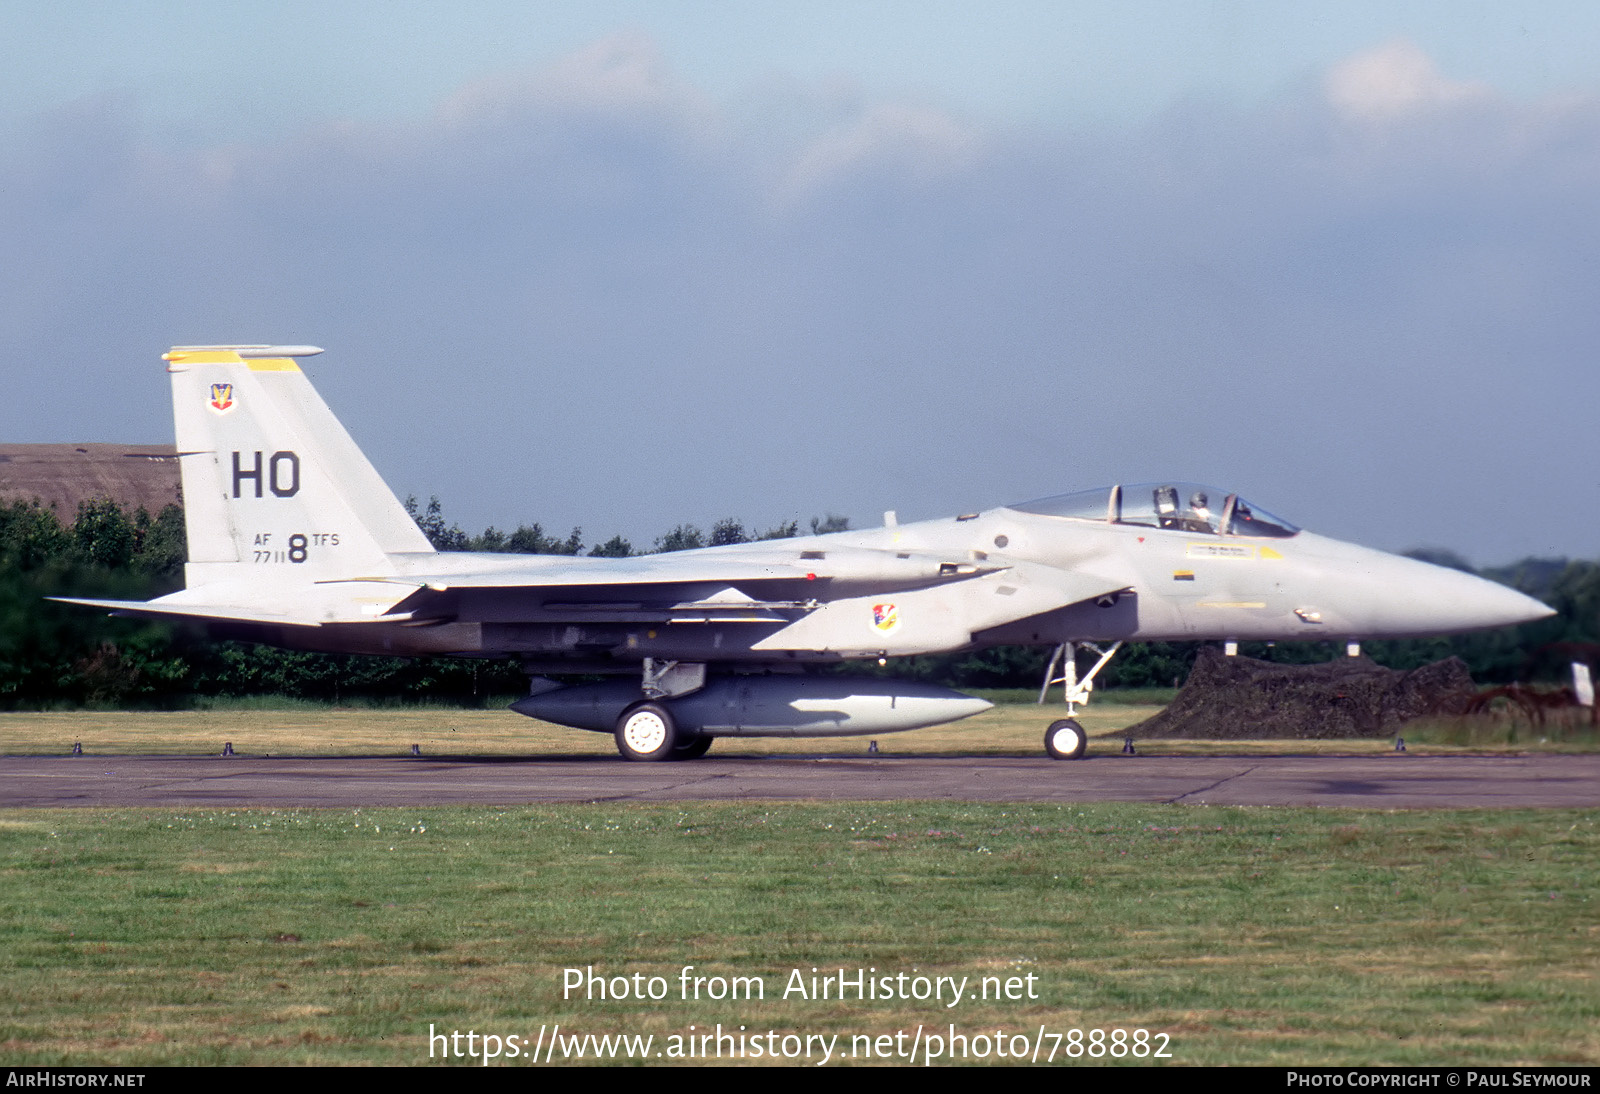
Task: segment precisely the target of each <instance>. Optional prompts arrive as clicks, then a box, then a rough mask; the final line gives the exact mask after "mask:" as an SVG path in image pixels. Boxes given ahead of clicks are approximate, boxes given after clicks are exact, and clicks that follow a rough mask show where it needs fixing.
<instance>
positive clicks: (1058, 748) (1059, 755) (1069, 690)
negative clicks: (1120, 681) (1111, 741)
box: [1039, 641, 1122, 760]
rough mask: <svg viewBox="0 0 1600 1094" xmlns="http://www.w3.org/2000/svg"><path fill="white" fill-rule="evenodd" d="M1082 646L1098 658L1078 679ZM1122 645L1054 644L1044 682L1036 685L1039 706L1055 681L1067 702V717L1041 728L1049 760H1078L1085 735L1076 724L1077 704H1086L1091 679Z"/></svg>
mask: <svg viewBox="0 0 1600 1094" xmlns="http://www.w3.org/2000/svg"><path fill="white" fill-rule="evenodd" d="M1079 646H1086V647H1088V648H1089V649H1090V650H1092V651H1093V652H1095V653H1097V654H1099V655H1100V660H1098V661H1096V662H1095V663H1094V668H1092V669H1090V670H1089V671H1088V673H1087V674H1085V675H1084V677H1083V678H1082V679H1081V680H1080V679H1079V678H1078V647H1079ZM1121 648H1122V643H1121V642H1120V641H1119V642H1114V643H1112V645H1111V648H1110V649H1107V650H1102V649H1101V648H1100V647H1099V646H1097V645H1095V644H1094V643H1093V642H1063V643H1061V645H1059V646H1057V647H1056V652H1055V653H1053V654H1051V655H1050V664H1049V665H1048V666H1047V667H1046V668H1045V670H1044V685H1043V686H1042V687H1040V688H1039V702H1040V704H1041V705H1042V704H1043V703H1044V701H1045V697H1046V696H1048V695H1049V693H1050V689H1051V688H1052V687H1054V686H1055V685H1056V684H1060V685H1061V690H1062V692H1063V693H1064V696H1063V697H1064V698H1065V699H1066V701H1067V716H1066V717H1065V718H1062V719H1060V720H1058V721H1054V722H1051V723H1050V728H1048V729H1046V730H1045V731H1044V750H1045V751H1046V752H1048V753H1049V754H1050V758H1051V759H1052V760H1080V759H1082V758H1083V754H1084V752H1085V751H1087V749H1088V747H1089V735H1088V734H1087V733H1085V732H1084V731H1083V726H1081V725H1079V724H1078V720H1077V717H1076V715H1077V713H1078V710H1077V707H1078V704H1079V703H1088V702H1089V695H1090V693H1091V692H1093V691H1094V678H1095V677H1096V676H1098V675H1099V674H1100V670H1101V669H1103V668H1105V667H1106V664H1107V663H1108V662H1109V661H1110V660H1111V658H1112V657H1113V656H1114V655H1115V654H1116V652H1117V651H1118V650H1120V649H1121ZM1057 665H1059V666H1061V675H1060V676H1057V675H1056V666H1057Z"/></svg>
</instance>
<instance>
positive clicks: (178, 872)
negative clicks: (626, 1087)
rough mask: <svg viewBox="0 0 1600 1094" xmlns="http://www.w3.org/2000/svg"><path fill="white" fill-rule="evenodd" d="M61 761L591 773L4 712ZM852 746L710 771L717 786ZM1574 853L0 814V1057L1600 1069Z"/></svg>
mask: <svg viewBox="0 0 1600 1094" xmlns="http://www.w3.org/2000/svg"><path fill="white" fill-rule="evenodd" d="M1155 698H1157V699H1159V698H1160V697H1159V696H1157V697H1155ZM1156 709H1158V707H1156V706H1153V705H1148V704H1143V705H1142V704H1136V703H1117V702H1104V701H1103V697H1097V700H1096V703H1095V705H1094V706H1092V707H1091V708H1090V709H1089V710H1088V711H1087V712H1085V714H1084V716H1083V721H1084V722H1085V724H1086V726H1087V727H1088V728H1089V729H1090V731H1091V733H1096V734H1101V735H1103V739H1101V740H1098V741H1096V742H1095V743H1093V744H1092V745H1091V748H1094V749H1104V750H1108V751H1109V750H1115V749H1117V748H1118V747H1120V736H1119V732H1120V730H1121V729H1122V728H1124V727H1126V726H1127V725H1129V724H1131V723H1133V722H1135V721H1138V720H1139V719H1141V718H1144V717H1147V716H1148V715H1149V714H1150V713H1152V712H1153V711H1154V710H1156ZM1059 711H1060V708H1059V707H1053V708H1049V709H1047V710H1043V711H1042V710H1041V709H1040V708H1038V707H1035V706H1032V705H1018V704H1008V705H1003V706H1001V707H998V708H997V709H996V710H994V711H991V712H989V713H987V714H985V715H982V716H980V717H978V718H973V719H970V720H968V721H965V722H961V723H956V724H954V725H951V726H944V727H937V728H934V729H929V730H920V731H915V732H912V733H906V734H897V735H891V736H886V737H882V738H880V739H879V747H880V750H882V751H884V752H888V753H900V754H908V753H917V752H922V753H941V752H942V753H951V752H968V753H977V754H995V753H1002V754H1003V753H1013V754H1020V755H1037V754H1039V751H1040V738H1041V736H1042V729H1043V724H1044V722H1045V721H1046V720H1048V718H1049V717H1051V716H1054V715H1057V714H1059ZM1407 732H1408V738H1407V740H1408V744H1409V745H1410V746H1411V747H1412V748H1413V749H1414V750H1415V749H1418V748H1419V745H1418V743H1417V742H1418V740H1419V739H1420V738H1422V737H1426V736H1428V735H1429V734H1433V735H1434V736H1435V738H1436V739H1437V740H1438V742H1439V743H1436V744H1432V745H1427V744H1423V745H1421V746H1420V747H1421V750H1424V751H1426V750H1430V749H1431V750H1437V751H1459V750H1463V749H1469V750H1471V751H1486V750H1521V749H1525V748H1530V747H1533V748H1546V749H1551V748H1555V749H1582V750H1590V749H1592V748H1593V747H1594V743H1593V732H1592V730H1589V729H1588V728H1587V727H1567V729H1566V730H1565V731H1556V732H1554V733H1553V738H1554V739H1551V737H1550V736H1547V737H1546V739H1545V740H1544V741H1543V742H1540V741H1539V739H1538V737H1537V736H1534V735H1533V733H1532V732H1530V731H1529V728H1528V727H1517V726H1515V725H1508V724H1506V723H1502V722H1494V721H1484V722H1481V723H1475V724H1472V725H1466V726H1465V727H1464V726H1463V724H1462V723H1440V724H1438V725H1436V726H1434V727H1429V728H1427V729H1426V730H1420V731H1419V732H1418V733H1417V734H1416V735H1411V733H1412V731H1410V730H1408V731H1407ZM1104 735H1109V737H1108V738H1106V737H1105V736H1104ZM74 740H79V741H82V742H83V745H84V748H85V750H86V751H87V752H89V753H91V754H94V753H206V752H216V751H219V750H220V748H221V743H222V742H223V741H224V740H227V741H231V742H232V743H233V745H234V748H235V749H236V750H237V751H239V752H241V753H247V754H248V753H272V754H277V755H284V754H309V755H338V754H363V755H373V754H398V753H404V752H408V751H409V749H410V745H411V744H412V743H413V742H416V743H418V744H420V745H421V746H422V748H423V749H424V751H425V752H428V753H433V754H485V755H536V754H568V755H570V754H575V753H591V754H594V755H606V756H610V755H614V750H613V746H612V743H611V741H610V738H609V737H607V736H605V735H601V734H589V733H582V732H578V731H572V730H565V729H560V728H557V727H552V726H547V725H543V724H541V723H536V722H532V721H530V720H529V719H526V718H522V717H519V716H517V715H514V714H509V713H503V712H493V711H459V710H454V711H452V710H414V709H413V710H405V709H400V710H395V709H389V710H335V711H330V710H327V709H320V708H306V707H296V708H292V709H279V710H261V709H242V710H241V709H233V710H212V711H197V712H186V713H175V714H97V713H71V714H8V715H3V716H0V753H9V754H19V753H52V752H53V753H60V752H65V751H67V750H68V749H70V747H71V743H72V742H73V741H74ZM865 747H866V741H865V740H860V739H844V740H833V741H826V740H821V741H819V740H810V741H759V740H754V741H743V742H741V741H723V742H719V744H718V745H717V750H716V751H715V752H714V753H713V755H738V754H755V753H761V752H771V751H791V752H797V753H808V752H832V753H840V752H845V753H848V752H853V751H861V750H864V749H865ZM1391 747H1392V743H1391V742H1389V741H1373V742H1350V741H1345V742H1283V741H1266V742H1226V743H1209V742H1148V743H1141V750H1143V751H1149V752H1191V753H1193V752H1206V751H1226V752H1241V751H1274V752H1284V751H1339V752H1359V751H1369V750H1370V751H1381V750H1386V749H1388V748H1391ZM0 762H3V760H0ZM1597 852H1600V831H1597V827H1596V818H1595V816H1594V814H1593V813H1592V811H1543V812H1540V811H1495V812H1489V811H1452V812H1430V813H1420V812H1419V813H1378V812H1355V811H1336V810H1298V809H1227V808H1212V807H1197V806H1161V805H1123V804H1094V805H1081V806H1056V805H1039V806H1029V805H1023V806H1017V805H977V804H962V803H888V804H860V803H857V804H851V803H829V804H785V805H770V804H767V805H764V804H760V803H755V804H751V803H740V804H698V803H697V804H693V805H678V804H675V805H644V804H627V805H621V804H598V805H571V806H553V807H528V808H517V809H457V808H421V809H401V810H396V809H385V810H326V811H317V810H256V811H249V810H193V809H188V810H76V809H74V810H49V811H46V810H4V811H0V943H3V944H0V1061H3V1062H5V1063H7V1064H44V1063H56V1064H123V1065H141V1064H169V1063H171V1064H184V1063H269V1064H276V1063H378V1064H413V1063H425V1062H427V1061H428V1052H429V1042H428V1039H427V1036H426V1035H427V1033H428V1029H429V1026H430V1024H432V1025H433V1026H435V1027H437V1028H438V1029H441V1030H446V1031H449V1030H461V1031H463V1032H464V1031H466V1030H469V1029H470V1030H474V1031H476V1032H477V1033H480V1034H481V1033H494V1034H496V1035H497V1036H500V1037H505V1036H507V1035H516V1036H518V1037H527V1038H534V1037H537V1036H538V1034H539V1032H540V1029H541V1027H546V1026H553V1025H554V1024H555V1023H560V1024H561V1025H562V1028H563V1030H564V1031H565V1033H566V1034H568V1035H571V1034H580V1035H581V1034H589V1033H592V1034H611V1033H626V1034H639V1035H652V1036H654V1037H656V1038H657V1040H656V1042H654V1046H655V1051H660V1050H662V1049H663V1048H665V1047H669V1043H668V1042H666V1041H665V1040H663V1039H664V1038H667V1037H670V1036H674V1035H676V1036H678V1037H680V1038H681V1037H682V1036H683V1035H684V1034H685V1033H687V1032H689V1026H690V1025H694V1026H695V1027H696V1030H697V1031H705V1030H707V1029H708V1028H714V1027H715V1026H716V1025H717V1023H721V1024H722V1025H723V1026H724V1027H727V1028H729V1029H733V1028H736V1027H738V1026H740V1025H743V1026H745V1027H746V1028H747V1030H748V1031H751V1032H763V1033H764V1032H765V1031H768V1030H777V1031H779V1032H780V1034H782V1033H791V1034H795V1035H806V1034H814V1035H832V1034H837V1035H839V1036H840V1038H841V1040H840V1042H838V1044H839V1045H842V1046H843V1048H840V1049H838V1050H837V1051H843V1052H848V1051H849V1050H850V1048H851V1046H852V1045H853V1044H855V1042H852V1040H851V1039H852V1037H855V1036H868V1035H870V1036H872V1037H877V1036H882V1035H886V1034H889V1035H892V1034H894V1033H895V1032H896V1031H897V1030H902V1029H903V1030H905V1031H907V1036H908V1037H909V1036H910V1035H911V1031H912V1030H914V1029H915V1028H916V1027H917V1026H918V1025H922V1026H924V1027H926V1028H928V1029H933V1028H937V1029H939V1030H941V1031H946V1030H947V1029H948V1027H949V1026H950V1024H952V1023H954V1025H955V1026H956V1029H957V1032H964V1033H966V1034H968V1035H975V1034H976V1033H979V1032H985V1033H986V1034H989V1035H992V1034H993V1033H994V1032H995V1031H996V1030H1004V1031H1005V1032H1006V1033H1007V1035H1008V1036H1014V1035H1018V1034H1022V1033H1026V1034H1027V1035H1028V1036H1029V1037H1030V1038H1037V1036H1038V1034H1039V1032H1040V1031H1041V1030H1042V1031H1044V1033H1045V1034H1046V1036H1047V1038H1048V1037H1049V1036H1052V1035H1060V1036H1062V1037H1069V1036H1070V1034H1069V1031H1070V1030H1073V1029H1079V1030H1084V1029H1113V1028H1123V1029H1134V1028H1143V1029H1146V1030H1149V1031H1152V1032H1159V1033H1162V1034H1165V1035H1167V1036H1169V1037H1170V1038H1171V1040H1170V1044H1169V1048H1170V1051H1171V1053H1172V1057H1171V1062H1173V1063H1179V1064H1184V1063H1271V1064H1340V1065H1354V1064H1369V1063H1370V1064H1379V1063H1383V1064H1466V1063H1478V1064H1511V1063H1556V1064H1561V1063H1587V1064H1596V1063H1600V1023H1597V1022H1596V1018H1597V1017H1600V987H1597V985H1600V915H1597V911H1600V901H1597V899H1596V896H1597V894H1596V884H1595V878H1596V871H1595V869H1594V863H1595V862H1596V861H1597ZM687 965H693V966H695V975H705V976H718V975H720V976H723V977H732V976H744V977H759V978H761V980H762V982H763V984H764V986H765V988H766V995H765V998H764V999H761V1000H751V1001H745V1000H741V1001H739V1002H731V1001H715V1000H710V999H702V1000H699V1001H694V1000H688V1001H685V1000H683V999H681V998H679V997H678V993H679V981H678V979H677V978H678V976H679V971H680V970H681V969H682V968H683V967H684V966H687ZM589 966H593V967H594V968H595V969H596V970H597V971H599V972H601V973H602V974H603V975H605V976H608V977H609V976H618V975H624V976H628V975H632V974H633V973H641V974H643V975H645V976H646V977H648V976H652V975H659V976H661V977H662V978H663V979H662V983H663V984H664V985H670V988H671V991H670V993H669V994H668V996H667V997H666V998H665V999H662V1000H660V1001H648V1000H647V1001H643V1002H639V1001H633V1000H629V1001H626V1002H618V1001H612V1000H607V1001H588V1000H584V999H581V998H573V999H563V998H562V997H561V986H562V979H561V978H562V970H564V969H566V968H569V967H572V968H586V967H589ZM813 966H815V967H816V968H817V969H819V970H821V971H822V972H824V973H826V972H828V971H830V970H837V969H839V968H845V969H848V970H852V972H853V970H856V969H858V968H875V969H876V970H878V974H879V975H882V974H890V975H892V974H895V973H899V972H906V973H908V974H909V973H912V971H913V970H917V971H919V972H921V973H929V974H932V975H936V976H938V975H949V976H954V977H957V978H960V977H969V978H970V984H971V985H972V987H971V990H973V991H976V990H977V988H976V985H977V984H978V982H979V980H980V978H982V977H999V978H1003V979H1009V978H1026V977H1028V976H1033V977H1035V978H1036V979H1035V981H1034V982H1033V983H1034V984H1035V985H1036V991H1037V996H1038V997H1037V998H1034V999H1028V998H1023V999H1015V1000H1010V999H1007V1000H993V999H991V1000H987V1001H985V1000H981V999H980V1000H967V1001H963V1002H962V1003H961V1004H960V1005H959V1006H958V1007H956V1008H954V1009H946V1008H944V1007H941V1006H940V1005H938V1004H936V1003H918V1002H885V1001H870V1000H868V1001H857V1000H853V999H852V1000H847V1001H845V1002H840V1001H838V1000H835V999H830V1000H828V1001H825V1002H817V1001H810V1000H802V999H796V998H790V999H783V998H781V995H782V991H783V988H784V986H785V984H786V982H787V980H788V976H789V974H790V972H791V970H795V969H799V970H801V973H802V975H803V976H809V975H810V970H811V969H812V967H813ZM999 982H1000V981H996V983H999ZM1016 982H1017V983H1021V982H1022V981H1021V980H1020V979H1019V980H1017V981H1016ZM1069 1043H1070V1042H1069V1041H1067V1040H1063V1041H1061V1042H1059V1044H1058V1046H1057V1047H1058V1049H1061V1048H1062V1046H1066V1045H1068V1044H1069ZM1058 1059H1059V1053H1058ZM990 1060H991V1062H993V1057H992V1056H991V1057H990ZM813 1062H815V1057H813ZM834 1062H839V1061H838V1058H837V1056H836V1057H835V1060H834ZM1124 1062H1139V1061H1132V1060H1131V1059H1130V1060H1125V1061H1124ZM1146 1062H1148V1061H1146Z"/></svg>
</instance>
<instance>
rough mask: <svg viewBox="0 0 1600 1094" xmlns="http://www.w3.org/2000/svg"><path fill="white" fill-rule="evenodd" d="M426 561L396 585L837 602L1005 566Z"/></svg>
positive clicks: (790, 554)
mask: <svg viewBox="0 0 1600 1094" xmlns="http://www.w3.org/2000/svg"><path fill="white" fill-rule="evenodd" d="M460 558H461V562H460V564H459V565H454V566H451V567H450V568H449V569H446V568H445V567H444V566H442V565H440V563H442V562H446V561H449V562H453V561H454V559H452V557H451V556H450V555H448V554H438V555H430V556H427V563H426V564H427V565H429V566H431V567H436V568H434V569H431V570H430V571H429V572H420V569H419V571H418V572H414V573H412V572H407V573H403V574H401V575H398V576H396V577H395V578H393V579H392V580H395V581H400V582H404V583H407V584H412V585H416V586H418V587H425V588H429V589H433V590H436V591H444V590H447V589H538V588H557V587H574V586H592V587H595V588H602V587H608V586H633V585H703V584H708V583H715V584H719V585H734V586H740V585H747V584H760V583H770V582H805V583H807V584H810V583H813V582H816V583H819V587H821V588H828V589H830V590H832V593H831V595H838V594H837V590H838V589H839V588H840V587H841V586H851V587H854V586H858V585H859V586H863V587H865V588H871V589H880V590H893V589H906V588H920V587H923V586H927V585H938V584H943V583H946V582H949V581H953V580H960V579H963V578H969V577H976V576H979V575H981V574H985V573H990V572H992V571H994V570H997V569H1004V568H1005V567H1004V566H1003V565H996V564H992V563H987V562H981V563H980V562H974V561H972V560H970V559H966V558H958V559H947V558H944V557H942V556H939V555H934V554H928V553H923V552H911V551H893V550H881V549H876V548H865V547H844V548H840V547H830V548H823V549H816V550H806V549H803V548H784V549H774V548H773V547H771V546H766V545H762V546H760V547H754V548H749V547H742V549H741V548H736V549H732V550H723V549H720V548H710V549H703V550H697V551H684V552H681V553H680V552H670V553H667V554H660V555H642V556H638V557H634V558H618V559H606V558H586V557H582V556H578V557H567V556H562V555H547V556H532V557H530V556H528V555H507V556H504V558H505V561H504V562H502V561H501V559H500V558H497V557H495V556H486V555H481V554H475V555H463V556H460Z"/></svg>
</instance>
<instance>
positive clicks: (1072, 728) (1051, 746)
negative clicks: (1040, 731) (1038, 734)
mask: <svg viewBox="0 0 1600 1094" xmlns="http://www.w3.org/2000/svg"><path fill="white" fill-rule="evenodd" d="M1088 747H1089V735H1088V734H1087V733H1085V732H1084V731H1083V727H1082V726H1080V725H1079V724H1078V723H1077V721H1076V720H1075V719H1072V718H1063V719H1061V720H1060V721H1059V722H1051V723H1050V728H1049V729H1047V730H1045V731H1044V750H1045V751H1046V752H1048V753H1050V758H1051V759H1053V760H1081V759H1082V758H1083V752H1084V749H1086V748H1088Z"/></svg>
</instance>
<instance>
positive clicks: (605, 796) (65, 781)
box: [0, 754, 1600, 809]
mask: <svg viewBox="0 0 1600 1094" xmlns="http://www.w3.org/2000/svg"><path fill="white" fill-rule="evenodd" d="M745 799H753V800H789V801H796V800H823V801H828V800H832V801H841V800H855V801H893V800H914V799H921V800H946V801H987V802H1089V801H1134V802H1178V803H1193V804H1212V805H1303V806H1333V807H1348V808H1362V809H1439V808H1510V807H1519V808H1520V807H1537V808H1593V807H1595V806H1600V756H1595V755H1582V756H1563V755H1549V754H1539V755H1525V756H1417V755H1410V754H1393V755H1385V756H1204V757H1192V756H1191V757H1181V756H1163V757H1146V756H1131V757H1129V756H1099V757H1091V758H1089V759H1085V760H1079V761H1075V762H1057V761H1053V760H1048V759H1044V758H1039V759H1032V758H1024V757H970V756H910V757H873V758H862V757H859V756H853V757H848V758H842V757H827V756H822V757H818V756H771V757H760V758H736V759H722V760H719V759H715V758H706V759H702V760H696V761H692V762H687V763H666V764H630V763H625V762H623V761H621V760H614V759H596V758H592V757H584V758H560V757H541V758H534V759H470V758H462V759H445V758H438V757H421V758H393V757H357V758H296V757H253V756H233V757H226V758H224V757H211V756H118V757H106V756H73V757H65V756H60V757H56V756H51V757H39V756H10V757H3V758H0V807H35V806H163V807H174V806H177V807H203V806H226V807H255V808H282V807H293V806H300V807H303V806H320V807H352V806H385V805H517V804H528V803H535V802H587V801H638V802H661V801H738V800H745Z"/></svg>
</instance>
